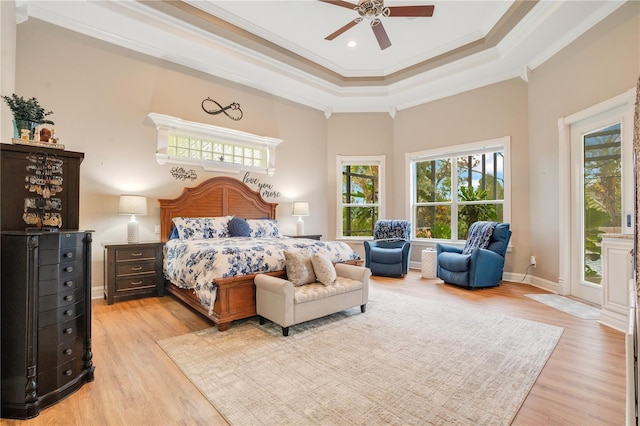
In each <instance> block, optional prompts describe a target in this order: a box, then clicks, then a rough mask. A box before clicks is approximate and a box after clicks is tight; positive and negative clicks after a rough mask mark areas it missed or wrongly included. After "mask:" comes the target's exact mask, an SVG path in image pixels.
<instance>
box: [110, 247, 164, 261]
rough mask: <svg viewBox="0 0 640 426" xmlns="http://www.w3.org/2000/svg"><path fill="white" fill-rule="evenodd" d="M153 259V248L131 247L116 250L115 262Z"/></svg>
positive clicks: (154, 256) (154, 249)
mask: <svg viewBox="0 0 640 426" xmlns="http://www.w3.org/2000/svg"><path fill="white" fill-rule="evenodd" d="M155 258H156V248H155V247H132V248H119V249H116V262H122V261H130V260H140V259H155Z"/></svg>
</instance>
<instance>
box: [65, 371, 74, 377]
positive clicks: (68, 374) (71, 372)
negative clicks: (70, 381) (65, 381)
mask: <svg viewBox="0 0 640 426" xmlns="http://www.w3.org/2000/svg"><path fill="white" fill-rule="evenodd" d="M72 374H73V371H72V370H64V375H65V376H70V375H72Z"/></svg>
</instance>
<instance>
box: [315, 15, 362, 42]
mask: <svg viewBox="0 0 640 426" xmlns="http://www.w3.org/2000/svg"><path fill="white" fill-rule="evenodd" d="M360 21H361V20H360V19H357V18H356V19H354V20H353V21H351V22H349V23H348V24H347V25H345V26H344V27H342V28H340V29H338V30H336V31H334V32H332V33H331V34H329V35H328V36H326V37H325V38H324V39H325V40H333V39H334V38H336V37H338V36H339V35H340V34H342V33H343V32H345V31H347V30H348V29H349V28H351V27H354V26H355V25H356V24H358V23H359V22H360Z"/></svg>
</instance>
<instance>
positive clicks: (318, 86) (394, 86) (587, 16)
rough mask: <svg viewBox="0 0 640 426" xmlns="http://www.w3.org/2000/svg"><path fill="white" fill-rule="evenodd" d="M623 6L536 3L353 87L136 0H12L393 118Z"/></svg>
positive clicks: (514, 66)
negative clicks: (390, 77) (398, 74)
mask: <svg viewBox="0 0 640 426" xmlns="http://www.w3.org/2000/svg"><path fill="white" fill-rule="evenodd" d="M578 3H580V4H581V6H580V7H579V5H578ZM622 4H624V1H607V2H548V1H541V2H538V3H537V4H536V5H535V6H534V7H533V8H532V9H531V11H530V13H528V14H527V15H526V16H525V17H524V18H523V19H522V20H521V21H520V22H519V24H518V25H516V26H515V27H514V28H513V29H512V30H511V31H510V32H509V33H508V34H506V35H505V36H504V37H503V38H502V39H501V40H500V42H499V43H498V44H497V45H496V46H493V47H490V48H487V49H484V50H480V51H479V52H477V53H474V54H471V55H467V56H463V57H461V58H460V59H457V60H455V61H451V62H448V63H445V64H443V65H441V66H437V67H434V68H432V69H430V70H428V71H426V72H423V73H419V74H416V75H413V76H411V77H408V78H405V79H402V80H399V81H397V82H392V83H387V84H381V83H379V82H378V83H377V84H375V85H373V84H365V83H362V82H360V83H358V85H353V84H348V82H345V83H344V84H343V83H340V82H338V81H337V80H336V79H325V78H322V77H319V76H317V75H313V74H311V73H309V72H306V71H304V70H302V69H299V68H296V67H294V66H292V65H290V64H287V63H284V62H282V61H279V60H277V59H275V58H273V57H270V56H269V55H266V54H263V53H261V52H259V51H256V50H252V49H249V48H248V47H245V46H243V45H241V44H239V43H236V42H234V41H232V40H229V39H226V38H224V37H221V36H219V35H217V34H214V33H212V32H210V31H206V30H204V29H202V28H199V27H197V26H195V25H191V24H187V23H185V22H184V21H181V20H178V19H176V18H173V17H172V16H170V15H168V14H166V13H163V12H161V11H159V10H156V9H154V8H152V7H149V6H147V5H145V4H144V3H141V2H137V1H118V2H115V1H100V2H94V1H88V2H87V1H82V2H75V1H74V2H70V1H62V2H57V1H53V2H43V1H29V0H20V1H17V2H16V5H17V6H18V7H17V11H18V12H17V19H19V20H22V19H28V18H29V17H33V18H37V19H39V20H42V21H45V22H49V23H51V24H53V25H57V26H60V27H63V28H66V29H69V30H71V31H75V32H79V33H81V34H84V35H87V36H90V37H93V38H96V39H99V40H102V41H105V42H108V43H112V44H114V45H118V46H121V47H124V48H127V49H130V50H133V51H136V52H139V53H142V54H145V55H149V56H152V57H155V58H159V59H162V60H166V61H169V62H172V63H175V64H179V65H182V66H185V67H188V68H192V69H194V70H198V71H201V72H204V73H206V74H209V75H212V76H216V77H219V78H222V79H225V80H229V81H232V82H235V83H239V84H242V85H245V86H247V87H251V88H253V89H257V90H260V91H263V92H266V93H269V94H271V95H275V96H278V97H281V98H284V99H287V100H290V101H292V102H296V103H299V104H302V105H305V106H308V107H310V108H314V109H317V110H320V111H322V112H323V113H324V114H325V116H330V115H331V114H333V113H340V112H387V113H389V114H391V116H392V117H394V116H395V114H396V113H397V111H400V110H402V109H405V108H411V107H414V106H417V105H420V104H423V103H427V102H431V101H434V100H437V99H440V98H444V97H447V96H451V95H455V94H458V93H461V92H464V91H467V90H472V89H476V88H479V87H482V86H485V85H488V84H493V83H497V82H500V81H504V80H508V79H512V78H523V79H525V81H526V79H528V75H529V72H530V71H531V70H534V69H535V68H536V67H538V66H540V65H541V64H542V63H544V62H545V61H546V60H548V59H549V58H550V57H551V56H553V55H554V54H556V53H557V52H558V51H560V50H561V49H562V48H564V47H565V46H566V45H568V44H569V43H571V42H572V41H573V40H575V39H576V38H577V37H579V36H580V35H581V34H583V33H584V32H585V31H587V30H588V29H590V28H591V27H592V26H593V25H595V24H597V23H598V22H599V21H601V20H602V19H604V18H605V17H606V16H608V15H609V14H610V13H612V12H613V11H614V10H616V9H617V8H618V7H620V6H621V5H622ZM590 5H592V6H590ZM587 6H590V7H587ZM25 17H26V18H25ZM211 52H215V61H212V60H211V57H212V54H211ZM523 70H524V71H523Z"/></svg>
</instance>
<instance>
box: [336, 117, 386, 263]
mask: <svg viewBox="0 0 640 426" xmlns="http://www.w3.org/2000/svg"><path fill="white" fill-rule="evenodd" d="M394 125H395V124H394V121H393V119H392V118H391V116H390V115H389V114H386V113H374V114H372V113H368V114H365V113H359V114H355V113H351V114H333V115H332V116H331V117H330V118H329V119H328V120H327V128H328V130H327V162H328V167H327V188H326V189H327V197H328V200H329V203H328V204H327V207H328V210H329V217H330V220H329V235H330V238H332V239H333V238H335V237H336V228H337V224H336V218H337V217H339V216H338V214H337V210H336V209H337V204H336V202H337V198H336V190H337V189H336V188H337V187H338V186H337V185H338V182H337V168H336V155H354V156H371V155H376V156H378V155H384V156H385V163H386V164H387V171H386V173H387V174H386V179H385V181H386V182H384V185H385V191H386V197H387V202H386V209H387V217H391V216H390V214H393V208H390V207H391V204H392V203H391V200H393V197H392V196H391V195H390V194H389V193H390V192H393V191H394V190H395V189H396V186H395V185H394V181H393V174H392V173H391V170H392V167H393V165H392V160H393V148H392V146H393V128H394ZM349 245H350V246H351V247H352V248H353V249H354V250H355V251H356V252H357V253H358V254H360V256H361V257H362V258H363V259H364V246H363V243H362V241H359V242H352V243H350V244H349Z"/></svg>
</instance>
